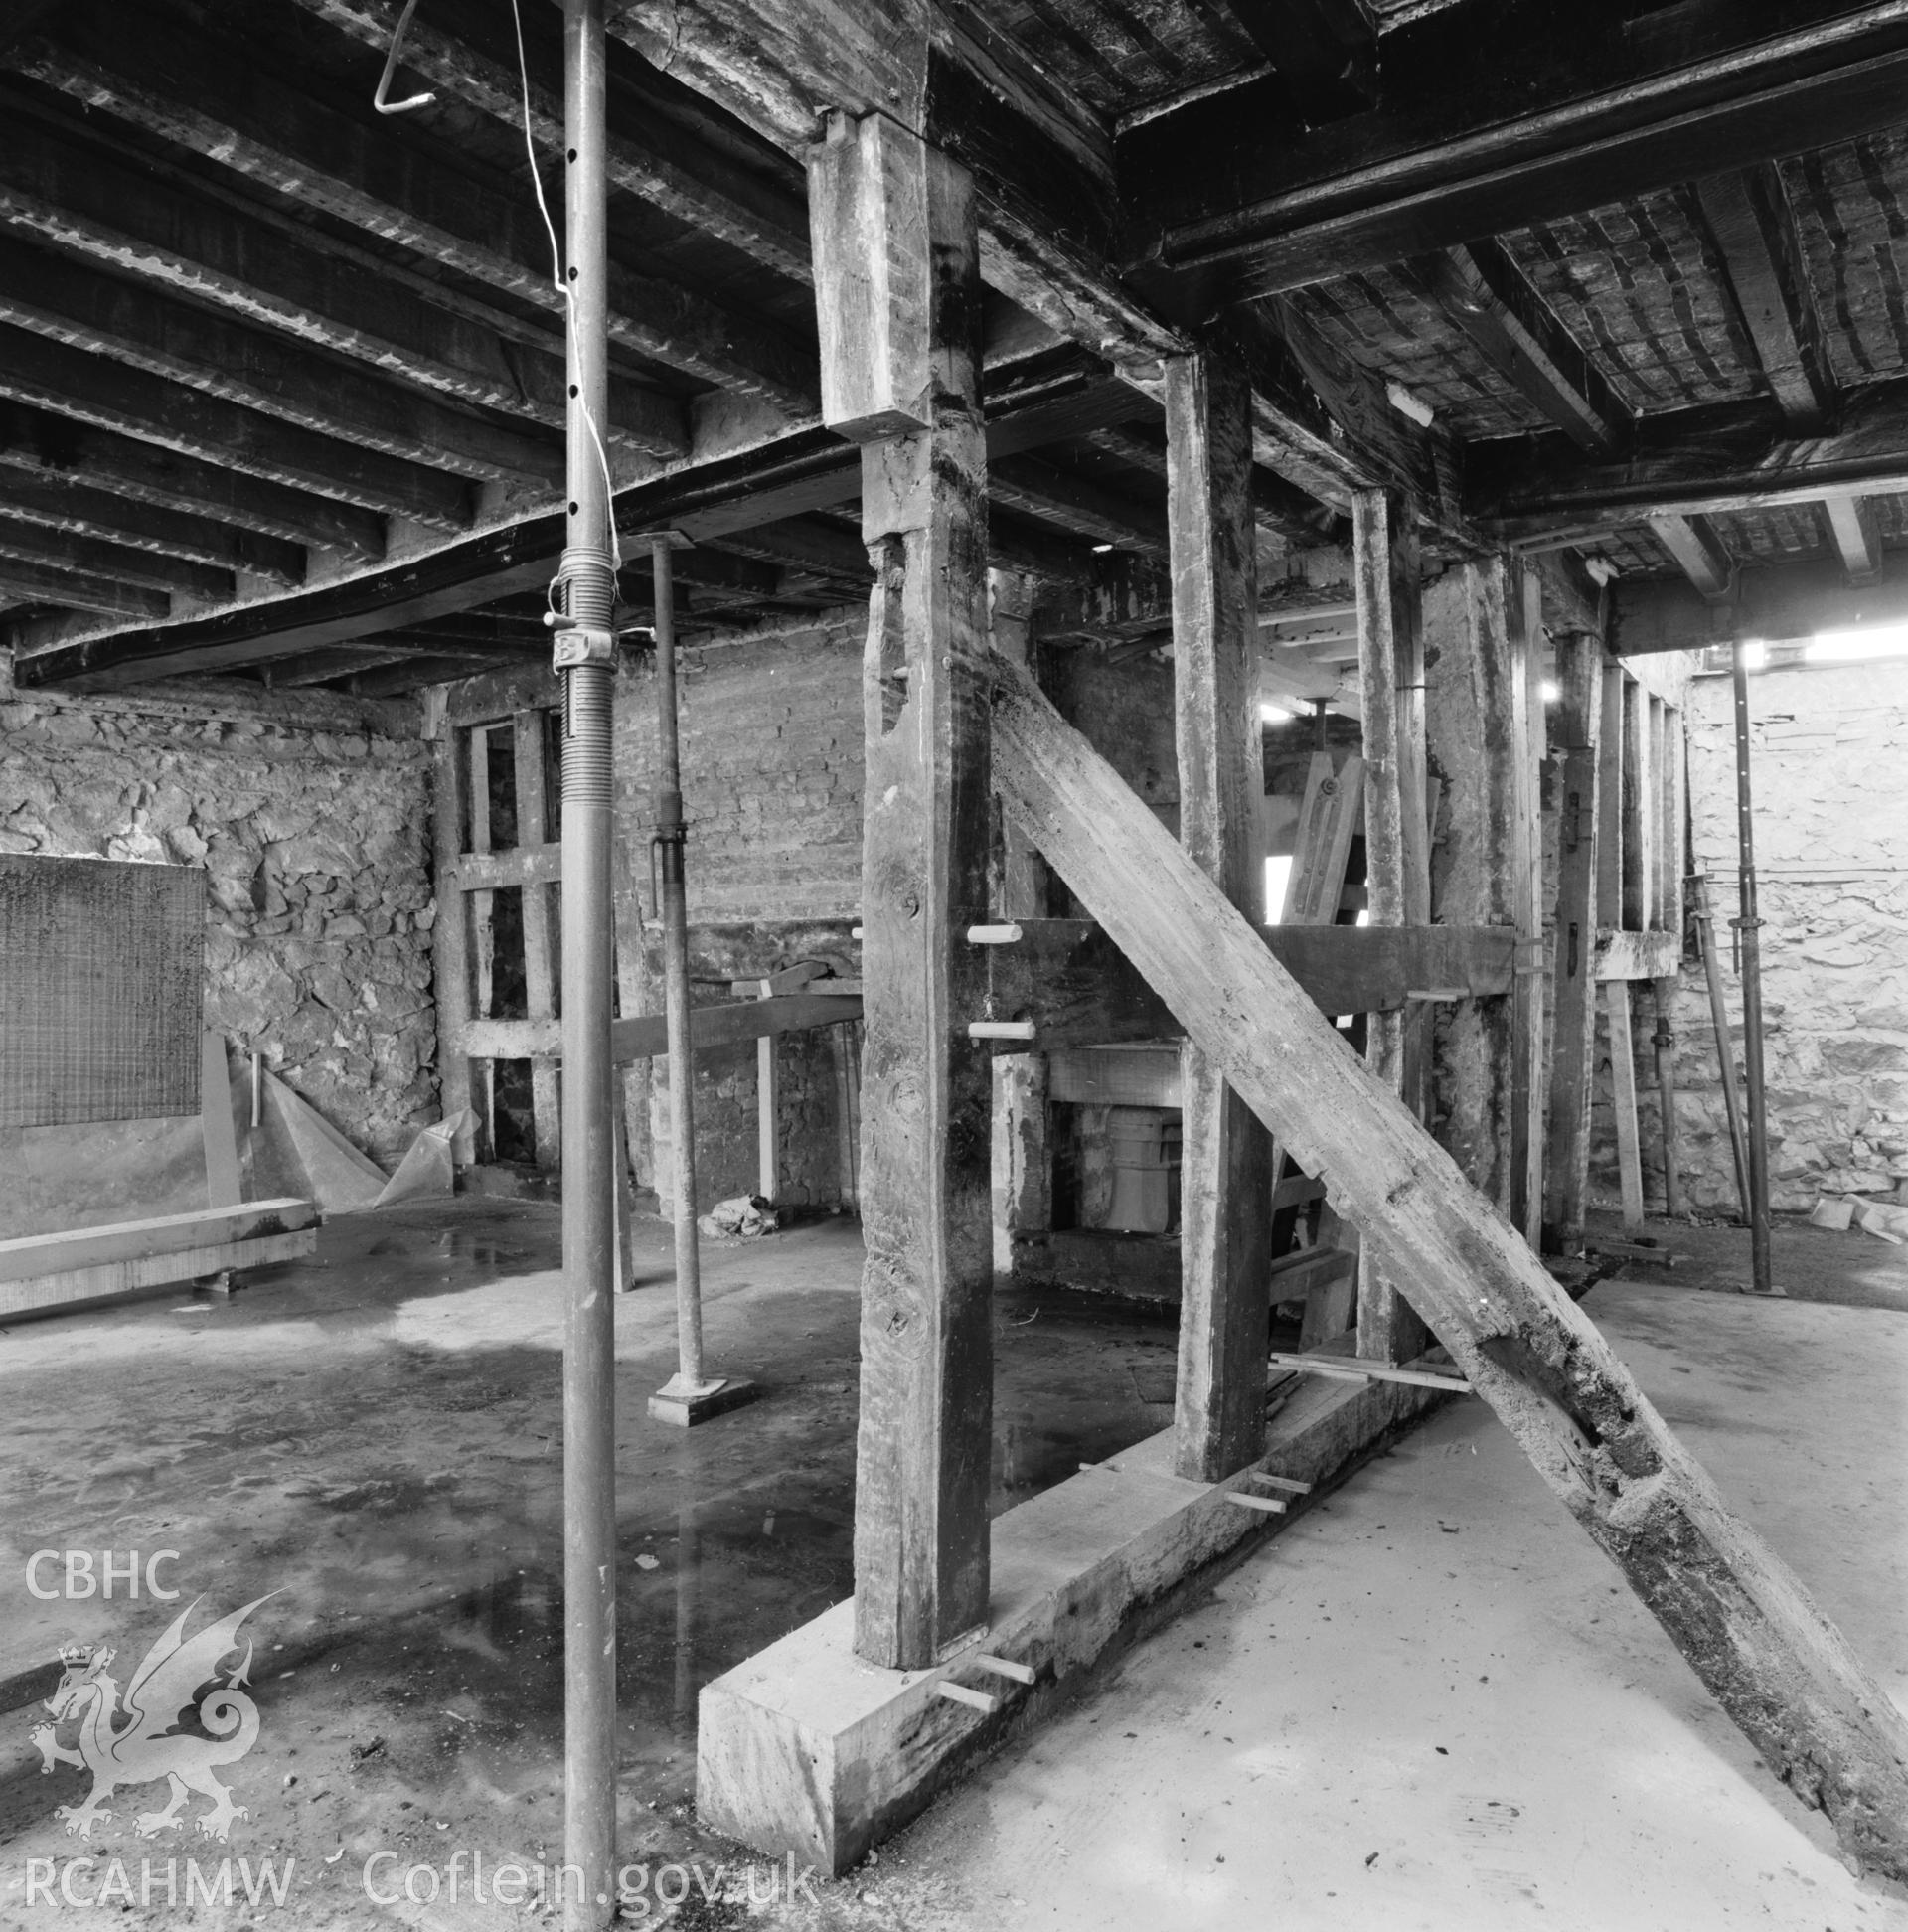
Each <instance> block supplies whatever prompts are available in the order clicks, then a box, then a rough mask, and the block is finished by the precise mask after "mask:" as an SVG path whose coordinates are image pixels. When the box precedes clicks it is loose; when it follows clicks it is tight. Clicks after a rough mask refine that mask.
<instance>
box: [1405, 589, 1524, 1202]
mask: <svg viewBox="0 0 1908 1932" xmlns="http://www.w3.org/2000/svg"><path fill="white" fill-rule="evenodd" d="M1504 579H1505V571H1504V564H1503V563H1502V561H1501V560H1499V559H1496V558H1493V559H1490V560H1487V561H1486V562H1483V563H1459V564H1457V565H1456V566H1455V567H1453V568H1452V569H1450V570H1448V571H1447V572H1446V573H1445V575H1444V576H1442V577H1441V578H1439V580H1438V581H1437V582H1436V583H1435V584H1433V585H1431V586H1430V587H1429V588H1428V589H1427V591H1426V593H1425V624H1424V633H1425V635H1424V655H1425V666H1426V671H1425V677H1426V683H1427V691H1426V714H1425V716H1426V738H1427V742H1428V744H1429V747H1430V756H1431V762H1432V764H1433V766H1434V768H1436V770H1437V771H1438V772H1439V774H1440V775H1441V776H1442V778H1443V779H1444V782H1445V786H1446V793H1445V796H1446V801H1447V802H1446V807H1445V815H1444V823H1445V825H1446V827H1447V828H1448V830H1447V832H1446V835H1445V838H1444V841H1443V843H1442V845H1441V846H1440V848H1439V851H1440V858H1439V862H1438V864H1437V865H1436V866H1435V867H1434V868H1433V871H1432V895H1433V901H1434V904H1435V906H1436V915H1437V917H1438V919H1439V920H1440V921H1441V922H1442V923H1444V924H1447V925H1472V926H1507V925H1514V924H1515V923H1516V903H1515V892H1514V889H1513V886H1514V880H1515V877H1516V851H1517V839H1516V819H1517V771H1516V766H1517V758H1518V754H1519V752H1520V749H1521V747H1522V743H1523V732H1522V729H1521V724H1520V720H1519V718H1518V716H1517V713H1518V708H1519V705H1520V702H1521V698H1522V686H1521V683H1520V681H1519V680H1518V679H1517V678H1516V676H1515V675H1514V669H1513V664H1512V658H1511V642H1510V635H1509V631H1508V628H1507V625H1506V621H1505V580H1504ZM1511 1006H1512V1002H1511V1000H1510V999H1505V998H1493V999H1468V1000H1460V1001H1458V1002H1457V1003H1456V1004H1455V1005H1454V1006H1451V1007H1450V1008H1448V1009H1447V1011H1448V1013H1449V1016H1450V1017H1449V1019H1448V1020H1447V1021H1446V1022H1445V1024H1444V1026H1443V1027H1442V1028H1441V1030H1440V1033H1439V1036H1438V1051H1437V1076H1438V1083H1439V1087H1440V1092H1441V1099H1442V1101H1443V1107H1442V1111H1443V1114H1444V1118H1445V1127H1444V1129H1443V1131H1442V1132H1441V1133H1440V1135H1439V1138H1440V1139H1441V1140H1443V1141H1444V1144H1445V1145H1446V1146H1447V1147H1448V1148H1449V1149H1450V1150H1451V1153H1452V1156H1453V1157H1454V1158H1455V1160H1456V1161H1457V1163H1458V1166H1459V1167H1461V1168H1462V1169H1463V1170H1464V1171H1465V1173H1466V1174H1467V1175H1468V1176H1469V1177H1470V1179H1471V1182H1472V1185H1473V1186H1474V1187H1476V1188H1477V1189H1478V1191H1479V1192H1480V1193H1481V1194H1483V1195H1484V1196H1485V1198H1486V1199H1487V1200H1489V1201H1492V1202H1495V1203H1496V1204H1497V1206H1498V1207H1499V1208H1502V1209H1503V1210H1504V1211H1505V1212H1506V1213H1507V1214H1508V1213H1509V1212H1510V1211H1511V1192H1512V1191H1511V1171H1512V1146H1513V1133H1512V1120H1513V1117H1514V1113H1515V1105H1514V1088H1515V1079H1514V1074H1513V1067H1514V1063H1515V1053H1514V1050H1513V1046H1514V1043H1513V1030H1512V1025H1511V1017H1512V1016H1511Z"/></svg>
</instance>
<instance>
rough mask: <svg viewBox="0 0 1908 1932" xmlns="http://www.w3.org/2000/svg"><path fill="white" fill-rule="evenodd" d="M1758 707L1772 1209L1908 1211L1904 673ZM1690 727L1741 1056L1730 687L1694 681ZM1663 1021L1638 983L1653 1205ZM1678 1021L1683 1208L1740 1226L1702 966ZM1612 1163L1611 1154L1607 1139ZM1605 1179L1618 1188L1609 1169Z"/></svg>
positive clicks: (1905, 665)
mask: <svg viewBox="0 0 1908 1932" xmlns="http://www.w3.org/2000/svg"><path fill="white" fill-rule="evenodd" d="M1749 700H1750V715H1751V720H1752V740H1751V748H1750V759H1751V763H1750V772H1751V781H1752V785H1753V792H1754V806H1755V837H1756V859H1757V866H1758V874H1759V883H1760V889H1761V901H1762V904H1761V910H1762V917H1763V919H1764V921H1765V924H1764V926H1763V928H1762V946H1763V1007H1764V1014H1765V1022H1766V1029H1767V1032H1766V1045H1765V1056H1766V1063H1767V1069H1768V1086H1769V1172H1770V1196H1771V1202H1772V1205H1773V1206H1774V1207H1775V1208H1778V1209H1782V1210H1791V1211H1794V1210H1806V1209H1807V1208H1810V1207H1811V1206H1813V1205H1814V1203H1815V1201H1816V1199H1817V1197H1818V1195H1820V1194H1862V1195H1866V1196H1868V1197H1870V1198H1871V1199H1878V1198H1883V1197H1890V1198H1894V1199H1902V1200H1908V660H1901V659H1894V660H1890V659H1879V660H1875V661H1873V662H1869V663H1857V664H1847V665H1810V666H1801V667H1797V668H1795V669H1784V670H1781V671H1774V672H1769V673H1766V674H1762V675H1755V676H1752V677H1751V678H1750V681H1749ZM1687 720H1688V733H1689V783H1690V802H1691V812H1692V819H1693V830H1694V846H1695V857H1696V863H1697V865H1698V867H1699V868H1700V869H1702V870H1703V871H1705V872H1707V873H1708V875H1709V878H1710V886H1709V902H1710V907H1711V909H1712V911H1713V912H1714V913H1715V915H1716V934H1717V941H1718V946H1719V948H1720V953H1721V960H1722V968H1723V986H1724V991H1725V997H1726V1002H1727V1006H1728V1012H1729V1018H1730V1023H1731V1031H1732V1034H1733V1037H1734V1043H1735V1047H1736V1050H1737V1054H1738V1062H1739V1060H1740V1049H1741V1039H1742V1035H1741V1020H1742V1006H1741V996H1740V985H1739V982H1738V980H1737V978H1736V976H1735V974H1734V973H1733V972H1732V971H1731V969H1730V954H1729V941H1730V929H1729V926H1728V924H1727V921H1728V920H1729V919H1730V918H1733V917H1734V916H1735V914H1736V911H1737V900H1736V790H1735V787H1736V777H1735V724H1734V710H1733V701H1732V698H1731V693H1730V682H1729V680H1728V679H1727V678H1722V677H1704V678H1698V679H1696V680H1695V681H1694V682H1693V683H1692V684H1691V686H1690V691H1689V700H1688V710H1687ZM1653 1024H1654V1012H1653V1009H1652V1003H1651V998H1650V995H1649V992H1648V990H1647V989H1645V990H1644V991H1642V992H1641V993H1640V994H1639V995H1638V996H1637V1000H1636V1016H1635V1024H1634V1026H1633V1033H1634V1036H1635V1041H1636V1047H1637V1081H1638V1097H1639V1102H1640V1111H1641V1112H1642V1114H1643V1146H1644V1164H1645V1178H1646V1185H1647V1188H1648V1190H1649V1194H1650V1197H1651V1199H1652V1201H1653V1202H1654V1201H1655V1199H1656V1196H1657V1183H1656V1178H1655V1172H1654V1163H1655V1161H1656V1159H1657V1158H1658V1156H1657V1149H1658V1146H1659V1141H1658V1138H1657V1118H1656V1109H1655V1100H1654V1095H1655V1085H1656V1076H1655V1058H1654V1049H1653V1048H1652V1047H1651V1046H1650V1044H1649V1035H1650V1033H1651V1031H1652V1029H1653ZM1673 1025H1674V1029H1675V1034H1676V1047H1675V1065H1676V1094H1677V1103H1676V1111H1677V1124H1678V1128H1679V1131H1680V1134H1681V1142H1682V1172H1683V1178H1684V1185H1685V1188H1686V1191H1687V1193H1688V1197H1689V1203H1690V1206H1691V1207H1693V1208H1695V1209H1696V1210H1697V1211H1699V1212H1724V1213H1731V1212H1734V1211H1735V1210H1736V1185H1735V1176H1734V1170H1733V1167H1732V1164H1731V1159H1730V1151H1729V1136H1728V1128H1727V1126H1726V1124H1725V1121H1724V1116H1723V1102H1722V1088H1721V1084H1720V1076H1719V1072H1718V1061H1717V1054H1716V1046H1715V1036H1714V1032H1713V1029H1712V1028H1711V1026H1710V1022H1709V1006H1708V995H1707V992H1706V989H1705V987H1704V984H1703V978H1702V973H1701V970H1700V968H1699V967H1698V966H1696V965H1695V964H1694V963H1693V961H1692V962H1691V963H1686V964H1685V966H1684V969H1683V973H1682V978H1681V983H1680V986H1679V988H1678V992H1677V996H1676V1001H1675V1015H1674V1021H1673ZM1600 1152H1601V1153H1604V1154H1606V1155H1607V1154H1608V1152H1609V1150H1608V1147H1607V1144H1606V1146H1605V1147H1603V1148H1601V1149H1600ZM1599 1165H1600V1166H1603V1165H1604V1164H1603V1163H1600V1164H1599ZM1607 1176H1608V1178H1609V1179H1611V1180H1613V1179H1614V1169H1613V1168H1611V1169H1608V1170H1607Z"/></svg>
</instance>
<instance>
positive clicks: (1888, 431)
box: [1465, 377, 1908, 542]
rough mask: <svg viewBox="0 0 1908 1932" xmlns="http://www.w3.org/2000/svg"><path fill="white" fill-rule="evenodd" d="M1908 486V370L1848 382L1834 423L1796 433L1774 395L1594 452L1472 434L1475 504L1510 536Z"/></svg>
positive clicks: (1687, 417) (1482, 521)
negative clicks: (1611, 450) (1860, 384)
mask: <svg viewBox="0 0 1908 1932" xmlns="http://www.w3.org/2000/svg"><path fill="white" fill-rule="evenodd" d="M1903 491H1908V378H1902V377H1896V378H1892V379H1890V380H1889V381H1887V382H1882V383H1872V384H1869V385H1867V386H1866V387H1864V388H1862V389H1859V390H1851V391H1849V392H1848V393H1847V394H1846V395H1845V396H1844V397H1843V398H1842V402H1841V408H1840V414H1839V419H1838V421H1837V423H1836V424H1835V426H1834V427H1833V428H1832V429H1831V430H1829V431H1827V432H1826V433H1821V434H1807V433H1805V434H1797V433H1796V432H1794V431H1793V430H1791V429H1788V428H1787V427H1786V426H1785V425H1784V424H1783V423H1782V421H1781V420H1780V418H1779V417H1778V416H1777V413H1776V410H1775V409H1774V407H1773V406H1772V404H1771V403H1770V402H1767V401H1766V400H1763V399H1757V400H1756V401H1755V402H1742V403H1726V404H1718V405H1712V406H1707V407H1703V408H1698V409H1673V410H1667V411H1664V412H1663V413H1660V414H1655V415H1647V416H1642V417H1639V418H1638V421H1637V424H1636V429H1635V432H1634V435H1633V438H1632V440H1631V443H1630V445H1629V446H1628V447H1627V448H1626V449H1625V450H1623V451H1622V452H1621V453H1620V454H1616V455H1611V456H1599V457H1585V456H1584V455H1583V453H1582V452H1581V451H1579V450H1577V449H1575V448H1573V447H1572V446H1571V445H1570V443H1569V442H1568V440H1567V439H1566V438H1565V437H1564V436H1562V435H1561V434H1550V435H1544V436H1531V437H1523V438H1518V439H1515V440H1514V441H1513V440H1511V439H1506V440H1505V441H1503V442H1497V443H1474V444H1472V445H1471V446H1470V448H1469V449H1468V450H1467V452H1466V465H1465V507H1466V510H1467V512H1468V514H1469V515H1470V517H1471V518H1472V520H1473V521H1474V522H1475V523H1476V524H1477V525H1478V527H1479V528H1480V529H1481V530H1482V531H1484V532H1486V533H1488V534H1490V535H1493V536H1495V537H1497V538H1499V539H1501V540H1506V539H1508V540H1510V541H1511V542H1527V541H1531V540H1538V539H1542V540H1549V539H1553V538H1564V539H1569V538H1571V537H1574V536H1585V537H1587V536H1591V535H1594V534H1596V533H1597V532H1599V531H1608V530H1614V529H1621V528H1623V527H1624V526H1625V525H1636V524H1641V523H1645V522H1648V521H1649V520H1650V519H1651V518H1652V517H1659V516H1698V515H1703V514H1708V513H1712V512H1724V511H1738V510H1757V509H1769V508H1773V507H1775V506H1777V505H1782V504H1796V503H1815V502H1820V501H1821V500H1822V499H1823V498H1824V497H1827V496H1829V495H1837V494H1847V493H1850V492H1852V493H1853V494H1855V495H1859V496H1892V495H1896V494H1899V493H1901V492H1903Z"/></svg>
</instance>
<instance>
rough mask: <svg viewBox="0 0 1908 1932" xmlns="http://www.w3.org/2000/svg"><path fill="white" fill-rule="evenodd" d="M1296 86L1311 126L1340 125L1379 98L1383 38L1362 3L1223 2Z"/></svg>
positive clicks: (1310, 0)
mask: <svg viewBox="0 0 1908 1932" xmlns="http://www.w3.org/2000/svg"><path fill="white" fill-rule="evenodd" d="M1222 5H1223V7H1224V11H1225V12H1226V13H1227V14H1228V15H1229V16H1230V17H1231V18H1232V19H1233V20H1234V21H1236V22H1237V23H1238V26H1239V29H1240V31H1241V32H1242V33H1243V34H1244V35H1245V37H1246V38H1247V39H1248V40H1249V41H1250V42H1251V43H1252V45H1253V46H1254V47H1256V48H1257V49H1258V50H1259V52H1260V53H1261V54H1263V55H1264V56H1265V58H1266V59H1267V60H1268V61H1270V62H1271V63H1272V65H1273V67H1274V68H1276V69H1277V70H1278V72H1279V73H1280V74H1281V75H1282V76H1284V78H1285V80H1287V82H1288V83H1289V84H1290V86H1291V90H1292V93H1293V96H1294V99H1295V101H1296V102H1297V103H1299V104H1300V106H1301V108H1302V110H1303V111H1304V113H1305V115H1306V117H1307V119H1308V121H1310V122H1312V123H1313V124H1315V125H1316V123H1317V122H1319V121H1325V120H1336V119H1338V118H1340V117H1341V116H1342V115H1345V114H1349V113H1355V112H1357V111H1358V110H1359V109H1361V108H1365V107H1369V106H1370V105H1371V104H1372V103H1373V102H1374V101H1375V100H1376V99H1377V96H1378V36H1377V30H1376V28H1375V27H1373V25H1372V23H1371V16H1370V15H1369V14H1368V13H1366V12H1365V10H1364V8H1363V7H1362V6H1360V5H1359V4H1358V0H1222Z"/></svg>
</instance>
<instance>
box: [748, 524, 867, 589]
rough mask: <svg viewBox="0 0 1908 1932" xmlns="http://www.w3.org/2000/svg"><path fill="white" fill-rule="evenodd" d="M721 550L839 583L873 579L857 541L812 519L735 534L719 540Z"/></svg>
mask: <svg viewBox="0 0 1908 1932" xmlns="http://www.w3.org/2000/svg"><path fill="white" fill-rule="evenodd" d="M722 548H723V549H724V550H727V551H732V552H734V553H735V555H736V556H738V557H752V558H757V559H759V560H760V561H761V562H763V563H779V564H781V565H782V566H783V567H785V568H788V569H797V570H807V571H810V572H813V573H814V574H816V575H819V576H822V577H824V578H829V579H833V580H835V581H837V582H841V583H851V584H857V585H860V584H865V583H868V582H870V581H872V580H873V578H874V575H875V571H874V566H873V565H872V564H871V563H869V561H868V549H867V546H866V545H864V544H863V543H862V542H861V540H860V539H859V538H856V537H853V536H851V535H850V534H849V533H848V532H847V531H846V530H839V529H837V528H835V527H834V526H833V525H831V524H826V523H822V522H820V521H818V520H817V519H815V518H812V517H790V518H786V519H784V520H783V521H782V522H780V523H770V524H761V525H759V526H758V527H757V528H755V529H754V530H741V531H736V532H735V533H734V534H732V535H731V536H728V537H724V538H723V539H722Z"/></svg>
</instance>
